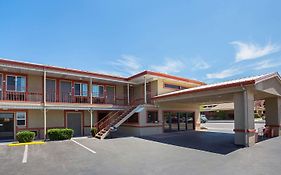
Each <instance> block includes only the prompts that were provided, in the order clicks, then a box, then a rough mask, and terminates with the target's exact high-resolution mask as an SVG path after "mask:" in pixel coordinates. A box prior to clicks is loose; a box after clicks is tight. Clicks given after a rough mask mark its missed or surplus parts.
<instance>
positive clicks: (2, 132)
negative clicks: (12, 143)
mask: <svg viewBox="0 0 281 175" xmlns="http://www.w3.org/2000/svg"><path fill="white" fill-rule="evenodd" d="M0 139H1V140H9V139H14V114H13V113H0Z"/></svg>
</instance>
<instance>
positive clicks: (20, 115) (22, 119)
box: [16, 112, 26, 126]
mask: <svg viewBox="0 0 281 175" xmlns="http://www.w3.org/2000/svg"><path fill="white" fill-rule="evenodd" d="M16 119H17V126H25V125H26V112H17V113H16Z"/></svg>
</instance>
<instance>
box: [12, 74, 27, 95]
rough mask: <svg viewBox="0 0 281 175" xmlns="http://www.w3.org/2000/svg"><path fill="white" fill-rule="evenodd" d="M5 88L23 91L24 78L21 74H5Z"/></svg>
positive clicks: (24, 88) (24, 85)
mask: <svg viewBox="0 0 281 175" xmlns="http://www.w3.org/2000/svg"><path fill="white" fill-rule="evenodd" d="M7 90H8V91H16V92H25V90H26V79H25V77H23V76H11V75H8V76H7Z"/></svg>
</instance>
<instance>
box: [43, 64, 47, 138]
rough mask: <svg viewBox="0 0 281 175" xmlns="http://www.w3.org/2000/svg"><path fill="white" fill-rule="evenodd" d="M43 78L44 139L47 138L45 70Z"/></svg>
mask: <svg viewBox="0 0 281 175" xmlns="http://www.w3.org/2000/svg"><path fill="white" fill-rule="evenodd" d="M43 77H44V78H43V79H44V80H43V86H44V87H43V98H44V103H43V106H44V114H43V116H44V139H45V140H46V139H47V109H46V103H47V99H46V97H47V94H46V93H47V91H46V87H47V82H46V77H47V72H46V71H45V70H44V76H43Z"/></svg>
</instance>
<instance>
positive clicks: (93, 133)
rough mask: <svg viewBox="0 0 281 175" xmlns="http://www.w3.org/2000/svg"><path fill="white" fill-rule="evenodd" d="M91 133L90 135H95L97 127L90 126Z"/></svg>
mask: <svg viewBox="0 0 281 175" xmlns="http://www.w3.org/2000/svg"><path fill="white" fill-rule="evenodd" d="M91 133H92V136H93V137H95V135H96V134H97V133H98V128H96V127H94V128H92V129H91Z"/></svg>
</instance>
